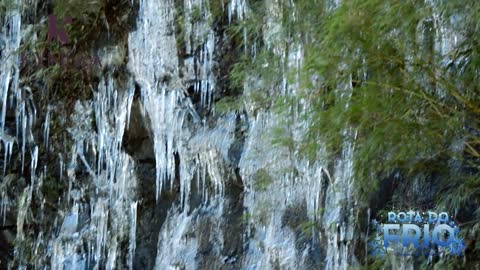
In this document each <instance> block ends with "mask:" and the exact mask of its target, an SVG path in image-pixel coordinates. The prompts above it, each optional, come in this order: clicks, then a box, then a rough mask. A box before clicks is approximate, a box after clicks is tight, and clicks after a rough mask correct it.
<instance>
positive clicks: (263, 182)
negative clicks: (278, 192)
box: [253, 169, 273, 191]
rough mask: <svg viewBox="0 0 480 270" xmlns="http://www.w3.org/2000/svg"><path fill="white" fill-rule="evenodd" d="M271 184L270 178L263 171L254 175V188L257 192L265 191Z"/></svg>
mask: <svg viewBox="0 0 480 270" xmlns="http://www.w3.org/2000/svg"><path fill="white" fill-rule="evenodd" d="M272 183H273V179H272V177H271V176H270V175H269V174H268V172H267V171H266V170H265V169H260V170H258V171H257V172H256V173H255V177H254V186H253V187H254V188H255V190H257V191H265V190H267V188H268V187H269V186H270V184H272Z"/></svg>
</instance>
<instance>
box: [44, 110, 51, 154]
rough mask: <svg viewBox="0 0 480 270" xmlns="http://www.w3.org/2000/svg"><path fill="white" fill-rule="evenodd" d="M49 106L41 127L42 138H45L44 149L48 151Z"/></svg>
mask: <svg viewBox="0 0 480 270" xmlns="http://www.w3.org/2000/svg"><path fill="white" fill-rule="evenodd" d="M50 112H51V108H50V106H47V114H46V115H45V123H44V127H43V139H44V140H45V149H47V151H48V137H49V133H50Z"/></svg>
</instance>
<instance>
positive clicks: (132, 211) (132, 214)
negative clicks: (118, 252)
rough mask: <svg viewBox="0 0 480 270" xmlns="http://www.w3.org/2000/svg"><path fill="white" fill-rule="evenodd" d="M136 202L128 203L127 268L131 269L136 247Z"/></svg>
mask: <svg viewBox="0 0 480 270" xmlns="http://www.w3.org/2000/svg"><path fill="white" fill-rule="evenodd" d="M137 203H138V202H134V203H132V204H131V205H130V234H129V235H130V239H129V245H128V269H130V270H133V258H134V256H135V248H136V237H135V236H136V233H137V232H136V230H137Z"/></svg>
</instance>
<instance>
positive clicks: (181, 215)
mask: <svg viewBox="0 0 480 270" xmlns="http://www.w3.org/2000/svg"><path fill="white" fill-rule="evenodd" d="M223 214H224V212H223V197H221V196H216V197H214V198H212V200H211V201H210V203H209V204H208V205H203V206H201V207H199V208H197V209H195V210H193V211H192V212H191V213H190V214H189V213H188V212H187V211H185V210H180V209H177V208H172V209H171V210H170V211H169V213H168V216H167V219H166V222H165V223H164V224H163V226H162V229H161V230H160V235H159V240H158V249H157V257H156V262H155V267H154V269H155V270H163V269H178V268H180V269H198V268H199V267H200V266H199V265H198V260H199V258H198V252H199V248H200V245H209V248H211V250H210V251H209V252H210V253H211V254H212V256H213V257H214V258H216V259H217V261H215V264H216V265H217V266H218V267H220V266H224V262H223V261H222V260H221V256H220V254H221V250H222V249H223V245H224V239H223V230H222V227H221V226H222V224H223V222H224V221H223ZM205 232H207V233H206V234H204V233H205ZM207 236H208V238H207V239H205V237H207Z"/></svg>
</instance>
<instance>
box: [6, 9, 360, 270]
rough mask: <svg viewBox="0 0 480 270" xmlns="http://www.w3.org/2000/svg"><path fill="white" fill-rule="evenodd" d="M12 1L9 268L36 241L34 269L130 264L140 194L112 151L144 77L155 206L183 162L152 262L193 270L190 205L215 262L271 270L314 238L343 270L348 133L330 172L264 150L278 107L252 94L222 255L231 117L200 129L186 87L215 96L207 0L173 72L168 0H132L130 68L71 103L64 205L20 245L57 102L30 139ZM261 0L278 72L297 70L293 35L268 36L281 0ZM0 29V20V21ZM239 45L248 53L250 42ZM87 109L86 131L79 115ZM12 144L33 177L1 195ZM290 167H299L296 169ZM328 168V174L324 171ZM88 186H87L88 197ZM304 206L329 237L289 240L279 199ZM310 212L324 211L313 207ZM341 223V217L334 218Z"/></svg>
mask: <svg viewBox="0 0 480 270" xmlns="http://www.w3.org/2000/svg"><path fill="white" fill-rule="evenodd" d="M15 2H16V4H17V5H16V7H13V8H12V9H11V10H9V11H8V13H7V15H6V18H5V22H6V24H8V32H6V36H5V37H4V39H5V41H6V43H5V49H4V50H3V51H4V52H5V53H3V52H2V55H1V58H2V59H1V60H2V61H1V69H0V87H1V89H0V91H1V93H0V94H1V99H0V100H1V102H2V112H1V115H0V117H1V119H0V121H1V122H0V124H1V130H0V140H1V142H2V144H1V146H2V150H3V152H4V156H3V158H4V177H3V179H2V182H1V184H0V187H1V189H0V196H1V207H0V215H1V216H2V220H3V222H4V223H5V222H6V219H5V217H6V213H7V212H8V211H12V208H16V212H17V216H16V219H17V221H16V227H17V233H16V241H15V243H16V245H15V251H14V252H15V254H14V256H15V260H16V263H17V264H18V268H19V269H25V268H26V267H27V264H26V260H27V258H26V256H27V255H26V254H27V252H32V250H34V251H33V254H35V256H36V257H37V259H35V260H34V262H33V263H34V264H35V267H36V268H38V269H43V267H44V266H45V265H49V266H50V268H51V269H118V268H121V265H124V264H126V265H127V267H128V268H129V269H133V268H134V260H135V252H136V238H137V237H136V233H137V209H138V207H139V206H140V204H141V202H140V201H139V198H137V196H136V188H137V179H136V175H135V162H134V160H133V159H132V158H131V157H130V156H129V155H128V154H127V153H125V151H124V150H123V149H122V140H123V137H124V133H125V131H126V129H128V127H129V124H130V123H129V122H130V110H131V108H132V103H133V98H134V90H135V86H134V84H135V82H136V83H138V84H139V85H140V89H141V101H140V104H141V109H142V114H143V117H144V119H145V121H146V122H148V123H149V130H150V132H151V139H152V141H153V147H154V154H155V167H156V190H155V191H154V192H155V195H156V199H157V203H161V202H162V197H161V194H162V191H163V190H164V189H166V188H172V187H173V186H174V183H173V181H174V176H175V171H176V170H177V169H179V171H180V174H179V175H180V179H179V186H180V196H181V198H180V205H179V206H175V207H172V209H171V210H170V212H169V214H168V217H167V220H166V221H165V223H164V224H163V226H162V228H156V229H158V230H159V242H158V250H157V258H156V261H155V268H156V269H177V268H176V267H180V268H182V267H184V268H185V269H197V268H198V265H197V261H198V254H197V253H198V252H197V251H198V248H199V238H200V237H199V235H195V234H194V235H193V236H192V233H191V232H192V231H195V228H196V227H197V226H199V225H198V219H197V217H198V215H200V213H201V214H202V215H206V218H207V219H209V220H210V221H211V224H212V232H211V234H212V235H214V237H213V236H212V239H210V241H212V242H214V243H215V245H216V246H217V248H215V250H214V251H212V252H214V253H215V254H216V257H217V260H218V263H219V264H223V263H228V262H230V263H236V265H239V266H241V268H243V269H273V268H275V267H278V266H280V267H281V268H285V269H304V268H308V267H309V265H310V263H311V262H309V256H310V253H311V252H312V250H313V249H315V248H316V247H318V245H319V243H318V242H319V241H324V243H323V245H328V247H327V248H326V250H327V254H326V257H327V260H326V267H327V268H329V269H346V267H347V265H349V264H351V261H352V259H351V256H350V254H352V248H353V247H352V246H351V245H350V240H351V239H352V238H353V234H354V230H353V212H351V211H350V210H346V209H351V208H352V207H353V203H354V202H353V199H352V198H353V192H354V191H353V181H352V173H351V172H352V153H353V145H352V144H351V143H349V142H346V143H345V147H344V149H345V150H344V153H343V156H342V158H340V159H339V160H338V161H337V162H336V164H335V169H334V172H332V173H331V172H328V171H327V170H326V169H325V168H326V166H325V165H326V164H327V161H326V160H323V161H317V162H315V164H311V163H309V162H308V161H306V160H297V159H296V158H295V153H292V152H291V151H290V149H287V148H282V147H272V146H271V141H270V138H271V133H270V131H271V130H272V129H273V127H276V126H278V125H279V123H280V122H281V121H280V120H281V115H275V114H273V113H271V112H268V111H260V112H256V113H254V112H253V111H252V110H251V109H249V106H250V105H249V102H248V100H247V101H245V104H244V105H245V107H246V111H247V116H245V115H242V117H243V119H244V120H245V121H246V118H248V131H247V135H246V136H247V137H246V142H245V145H244V149H243V151H242V155H241V159H240V161H239V165H238V166H239V168H240V175H241V177H242V181H243V186H244V193H245V196H244V198H243V206H244V209H245V210H244V211H245V217H248V218H247V226H246V230H245V231H244V232H236V233H239V234H242V238H243V239H244V242H245V243H246V244H245V246H246V247H247V248H246V250H245V251H244V254H243V257H238V258H236V259H232V258H227V257H226V256H225V254H222V248H223V245H224V244H225V242H224V241H225V240H224V233H225V232H224V230H223V229H222V226H223V225H224V224H225V221H224V214H225V213H224V207H223V205H224V203H225V200H226V199H227V198H226V197H225V192H224V191H225V181H226V179H227V177H226V175H227V174H228V173H229V172H228V171H227V170H228V169H227V168H228V165H229V162H228V160H229V157H228V155H229V149H230V147H231V146H232V144H233V143H234V140H235V137H234V136H235V134H234V133H235V128H236V122H237V114H236V113H233V112H232V113H229V114H226V115H224V116H220V117H218V119H216V120H215V124H213V125H212V124H210V125H207V124H206V121H205V119H202V117H201V116H199V114H198V113H197V112H196V111H195V108H194V105H193V104H192V102H191V100H190V99H189V98H188V94H187V92H186V90H185V89H186V88H187V87H190V86H193V89H194V91H195V92H198V93H200V96H201V106H203V107H206V108H208V107H210V106H212V105H213V104H212V103H213V95H214V90H215V88H216V78H215V75H214V66H215V64H216V63H215V61H214V55H215V47H216V46H217V41H218V39H219V37H218V36H216V34H215V32H214V31H213V28H212V26H211V25H209V23H208V21H209V20H206V19H205V20H200V21H198V20H195V19H194V18H193V17H194V13H196V10H200V11H201V15H202V16H203V17H205V18H208V17H209V16H212V15H211V14H210V7H209V1H206V0H184V12H185V16H184V20H185V22H184V24H185V31H184V32H183V34H184V35H185V36H184V37H182V39H184V41H185V44H186V50H187V55H192V56H191V58H188V59H184V60H185V61H184V65H183V66H182V67H181V68H182V69H184V70H183V72H180V70H179V69H180V66H179V59H178V58H177V46H176V39H177V38H178V37H175V34H174V33H172V30H171V28H172V25H174V20H175V17H174V11H175V6H174V1H173V0H162V1H150V0H140V4H139V12H138V18H137V29H136V30H135V31H134V32H132V33H129V38H128V50H129V51H128V55H129V61H128V69H129V71H130V72H131V73H132V74H133V76H132V78H130V79H129V81H128V83H127V84H120V83H118V82H117V81H116V80H115V79H113V78H112V77H111V76H108V75H107V76H106V77H105V78H104V79H103V80H101V82H100V83H99V85H98V87H97V89H95V94H94V98H93V100H91V101H83V102H80V101H78V102H77V103H76V104H75V108H74V114H73V115H71V116H70V119H69V121H71V122H72V127H71V128H70V129H69V130H68V131H69V134H70V136H71V138H72V140H73V141H74V144H73V145H68V146H65V147H66V149H68V151H69V153H70V154H69V155H68V156H65V157H63V156H59V160H60V166H59V167H60V178H61V179H60V180H62V181H66V182H67V183H68V190H67V191H66V192H67V196H66V197H67V199H66V201H63V202H58V207H59V209H61V210H60V211H59V212H58V214H57V215H58V216H57V219H56V220H55V224H56V225H55V226H56V227H55V229H50V230H45V231H40V232H39V233H38V235H37V236H36V240H35V242H34V243H31V242H27V237H26V235H25V232H24V231H23V228H24V224H25V222H26V221H27V218H28V214H29V212H30V208H31V206H32V205H31V203H32V200H33V198H34V197H35V196H38V195H36V194H40V193H41V192H40V190H41V186H42V184H43V180H44V179H45V177H46V175H47V172H48V170H49V168H48V167H47V166H46V165H44V166H43V167H41V168H38V165H39V164H37V161H38V147H37V146H35V145H36V143H37V140H42V139H43V142H44V143H45V145H46V147H47V149H50V151H51V152H52V153H53V154H54V153H55V149H52V147H53V146H52V143H51V142H50V143H49V132H50V128H49V126H50V122H51V119H52V115H53V114H54V113H55V106H53V105H52V106H51V107H48V108H47V109H48V110H47V112H46V117H45V123H44V124H43V138H34V136H33V134H32V126H33V125H34V123H35V121H36V120H37V112H36V107H35V101H34V100H32V98H31V96H32V95H31V94H30V93H29V89H28V87H24V88H22V89H21V88H20V87H19V80H20V78H19V75H20V71H19V60H18V55H16V52H17V51H18V49H19V48H20V44H21V42H22V33H23V31H22V30H23V29H25V27H24V26H22V22H21V10H22V7H23V5H25V3H23V2H22V0H15ZM14 6H15V5H14ZM266 6H267V8H269V9H270V11H271V14H272V19H271V20H268V21H267V25H268V27H267V30H266V33H265V37H263V38H264V39H265V40H264V42H265V43H266V44H267V46H269V47H271V49H272V51H274V52H275V53H277V54H278V55H281V56H282V58H283V61H285V62H286V63H287V65H286V66H288V68H289V69H290V70H288V71H287V70H285V71H284V73H285V74H287V73H289V72H290V71H291V70H299V69H300V66H301V65H302V59H303V49H302V45H301V44H294V46H291V48H295V49H292V50H290V52H289V53H288V54H286V53H285V42H284V41H280V40H276V39H275V36H276V35H275V34H276V33H275V31H278V30H279V27H280V26H279V25H276V24H277V23H278V20H276V19H275V16H281V15H280V14H282V13H281V12H279V5H278V3H275V2H274V1H267V2H266ZM224 9H225V11H226V12H227V13H228V18H229V21H232V20H234V19H237V20H242V19H244V18H246V17H247V16H248V12H249V9H248V2H247V1H246V0H231V1H230V2H229V3H226V4H225V7H224ZM2 27H3V28H2V29H4V30H5V29H7V27H6V25H3V26H2ZM24 42H25V41H24ZM198 47H200V48H202V49H201V50H200V53H195V51H196V48H198ZM249 51H251V52H255V51H256V50H255V44H252V45H251V50H250V49H249ZM107 57H108V55H107ZM180 73H182V74H183V77H182V78H180ZM165 78H169V79H168V80H167V79H165ZM253 79H254V78H253ZM249 81H250V80H249ZM281 85H282V86H281V89H278V91H280V92H281V93H282V94H285V95H293V94H295V90H296V87H297V85H296V84H295V82H294V83H290V82H289V83H287V76H286V75H285V76H284V80H283V83H282V84H281ZM254 89H255V87H254V86H252V85H251V84H248V83H245V92H246V93H248V92H249V91H255V90H254ZM273 90H274V89H272V91H273ZM304 107H305V108H304V109H305V110H306V109H308V101H305V102H304ZM7 110H14V111H15V116H16V126H15V127H16V130H10V129H9V128H8V127H6V125H5V123H6V115H7ZM297 110H300V109H299V108H297ZM300 114H301V112H300V111H298V112H297V113H296V117H297V119H295V123H296V124H295V125H294V126H292V127H286V129H288V130H286V132H289V133H291V134H292V136H293V137H294V140H295V141H299V140H301V139H302V136H304V135H305V130H306V127H307V123H305V121H304V120H301V117H300ZM93 119H94V120H95V121H94V122H95V124H96V127H95V129H92V128H91V127H90V126H89V124H88V123H92V122H93V121H92V120H93ZM187 119H192V120H188V121H192V122H193V123H189V124H188V125H187V123H186V122H187ZM15 144H18V149H19V151H21V158H22V168H23V167H25V166H26V165H25V164H23V162H24V160H25V159H26V158H25V155H28V154H30V155H31V158H30V160H31V162H30V168H29V169H30V178H31V179H30V181H29V185H28V186H27V187H26V188H25V190H24V191H23V193H22V196H21V198H19V199H18V200H17V201H15V198H9V197H8V194H7V189H8V187H9V185H11V183H12V182H13V181H16V179H14V178H13V177H12V176H11V175H6V172H7V171H8V170H7V167H8V164H9V162H10V158H11V157H12V151H13V150H12V149H13V146H14V145H15ZM27 148H28V149H27ZM175 155H178V157H179V158H180V168H175V166H176V164H175ZM41 165H43V164H41ZM287 168H290V169H291V168H295V169H296V171H297V173H293V172H292V171H293V170H286V169H287ZM79 169H80V170H82V171H85V172H87V173H88V175H89V176H88V183H83V184H81V183H79V181H80V180H79V179H77V175H76V173H77V171H78V170H79ZM259 170H265V171H266V172H267V173H268V174H269V175H270V176H271V177H272V179H274V181H273V182H272V183H270V185H269V186H268V187H266V189H265V190H256V189H255V188H254V186H255V175H256V173H257V172H258V171H259ZM331 175H334V176H335V179H331ZM327 178H328V179H330V180H329V181H327V182H322V181H319V179H327ZM194 181H196V185H195V186H196V187H199V189H200V191H198V190H197V192H201V193H202V198H203V203H202V204H201V205H200V206H199V207H197V208H196V209H190V205H189V197H190V195H191V192H193V190H192V186H193V185H192V183H194ZM207 186H210V188H206V187H207ZM87 189H88V190H93V192H91V191H89V192H88V194H87ZM322 194H323V195H322ZM324 194H326V195H324ZM304 204H305V205H306V209H307V216H308V219H309V220H311V221H314V222H318V223H320V224H321V225H322V227H324V228H327V229H326V230H327V231H326V239H319V237H318V236H317V237H311V241H310V242H308V243H307V244H306V245H304V246H302V247H301V248H300V250H298V248H297V247H296V241H297V236H296V233H295V232H294V231H293V230H292V229H291V228H289V227H288V226H283V225H282V218H283V216H284V215H285V212H286V211H287V210H288V209H290V208H292V207H295V206H298V205H304ZM41 209H43V206H41ZM320 209H325V210H324V211H323V212H320V211H319V210H320ZM40 211H43V210H40ZM338 220H344V222H343V223H341V224H337V221H338ZM333 224H337V225H336V226H332V225H333ZM310 230H311V233H312V235H315V234H318V232H317V231H316V229H315V227H314V226H312V227H311V228H310ZM125 242H127V243H128V248H127V251H126V254H124V253H125V251H124V250H123V249H122V244H123V243H125ZM27 246H29V247H30V248H26V247H27ZM124 255H126V257H125V256H124ZM235 260H241V262H240V263H238V262H235ZM30 263H32V262H30Z"/></svg>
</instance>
